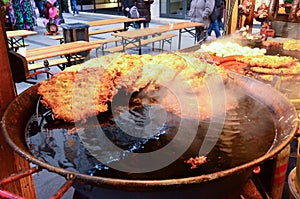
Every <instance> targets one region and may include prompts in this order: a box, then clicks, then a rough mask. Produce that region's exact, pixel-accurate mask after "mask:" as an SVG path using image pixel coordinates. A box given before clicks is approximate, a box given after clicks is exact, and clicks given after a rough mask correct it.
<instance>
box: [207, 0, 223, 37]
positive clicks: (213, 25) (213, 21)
mask: <svg viewBox="0 0 300 199" xmlns="http://www.w3.org/2000/svg"><path fill="white" fill-rule="evenodd" d="M220 8H221V0H215V7H214V10H213V12H212V13H211V15H210V24H209V27H208V31H207V33H208V36H211V32H212V31H213V30H214V31H215V35H216V37H217V38H219V37H220V36H221V33H220V29H219V24H218V16H219V12H220Z"/></svg>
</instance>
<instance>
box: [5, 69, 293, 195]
mask: <svg viewBox="0 0 300 199" xmlns="http://www.w3.org/2000/svg"><path fill="white" fill-rule="evenodd" d="M230 75H231V77H233V78H240V79H243V80H245V82H243V83H244V84H248V83H254V84H255V85H256V86H257V85H260V86H261V85H264V84H263V83H262V82H258V81H257V80H254V79H251V78H248V77H245V76H242V75H239V74H236V73H231V72H230ZM37 86H38V85H35V86H33V87H31V88H29V89H28V90H30V89H32V90H33V92H35V93H36V88H37ZM258 87H259V86H258ZM262 87H263V89H266V87H264V86H261V87H259V89H262ZM34 89H35V91H34ZM259 89H258V91H257V92H260V90H259ZM268 89H269V90H268V92H271V93H273V92H277V93H276V97H277V98H278V97H279V98H284V99H282V100H287V99H286V98H285V96H284V95H282V94H281V93H280V92H278V91H276V90H275V89H273V88H271V87H270V88H268ZM27 94H28V93H26V91H25V92H23V93H22V94H21V95H20V96H19V97H22V96H23V95H27ZM268 97H270V96H268ZM15 101H16V99H14V100H13V101H12V102H11V104H10V105H9V107H8V108H7V110H6V111H5V113H4V116H3V119H2V132H3V135H4V138H5V140H6V142H7V143H8V144H9V146H10V147H11V148H12V149H13V150H14V151H15V152H17V153H18V154H19V155H20V156H21V157H23V158H25V159H26V160H28V161H30V162H31V163H34V164H36V165H38V166H39V167H41V168H43V169H46V170H48V171H51V172H55V173H58V174H60V175H62V176H64V177H66V179H75V180H76V181H78V182H80V183H87V184H91V185H96V186H100V187H112V186H113V187H114V188H117V189H121V190H134V189H136V188H138V189H139V191H146V190H151V188H157V187H161V186H164V187H165V188H172V187H174V188H178V186H185V185H192V184H200V183H203V182H207V181H212V180H215V179H219V178H222V177H226V176H229V175H232V174H239V173H242V172H243V171H245V170H249V169H251V170H252V168H254V167H255V166H257V165H259V164H261V163H263V162H264V161H266V160H269V159H271V158H272V157H274V156H275V155H276V154H278V153H279V152H280V151H281V150H282V149H284V147H286V146H287V145H288V144H289V143H290V141H291V139H292V138H293V136H294V133H295V132H296V129H297V126H298V124H297V121H296V118H297V112H296V110H295V108H294V106H293V105H292V104H291V103H290V102H288V100H287V103H288V107H289V110H290V111H292V116H294V119H293V120H292V121H291V125H290V126H289V131H288V132H290V133H289V134H288V136H287V137H285V139H284V140H283V141H282V142H281V143H280V144H279V145H278V146H277V147H276V148H275V149H273V150H271V151H270V152H268V153H266V154H264V155H263V156H261V157H259V158H257V159H255V160H253V161H250V162H248V163H245V164H242V165H240V166H236V167H233V168H230V169H227V170H222V171H219V172H215V173H211V174H203V175H200V176H194V177H186V178H176V179H165V180H128V179H116V178H108V177H100V176H89V175H86V174H81V173H77V172H73V171H69V170H66V169H62V168H59V167H55V166H53V165H50V164H48V163H46V162H44V161H41V160H39V159H38V158H36V157H34V156H33V155H32V154H31V153H30V152H29V149H28V151H24V150H22V149H21V148H20V147H19V146H18V145H17V144H16V143H15V142H14V141H13V140H12V138H11V136H10V134H9V133H8V132H7V129H6V119H5V118H6V117H7V115H8V114H9V112H8V110H9V109H10V107H11V106H12V104H13V103H14V102H15Z"/></svg>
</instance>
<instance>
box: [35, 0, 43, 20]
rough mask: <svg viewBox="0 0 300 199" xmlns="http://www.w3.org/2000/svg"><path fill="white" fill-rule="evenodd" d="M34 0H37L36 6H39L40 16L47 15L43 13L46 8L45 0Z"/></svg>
mask: <svg viewBox="0 0 300 199" xmlns="http://www.w3.org/2000/svg"><path fill="white" fill-rule="evenodd" d="M34 2H35V5H36V7H37V8H38V11H39V14H40V17H45V15H44V13H43V10H44V8H45V5H44V1H43V0H34Z"/></svg>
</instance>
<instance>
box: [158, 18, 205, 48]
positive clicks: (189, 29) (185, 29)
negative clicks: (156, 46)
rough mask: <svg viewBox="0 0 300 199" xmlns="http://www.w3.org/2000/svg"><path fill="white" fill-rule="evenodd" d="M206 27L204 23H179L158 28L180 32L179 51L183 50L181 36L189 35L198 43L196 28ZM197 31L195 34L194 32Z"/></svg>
mask: <svg viewBox="0 0 300 199" xmlns="http://www.w3.org/2000/svg"><path fill="white" fill-rule="evenodd" d="M199 26H204V24H203V23H197V22H189V21H186V22H178V23H174V24H167V25H163V26H157V28H160V29H164V30H166V31H172V30H179V35H178V50H179V49H180V48H181V36H182V34H183V33H189V34H190V35H192V36H193V37H194V41H195V43H196V41H197V40H196V39H197V38H196V30H195V29H196V27H199ZM194 31H195V32H194Z"/></svg>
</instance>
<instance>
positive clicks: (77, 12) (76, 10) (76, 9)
mask: <svg viewBox="0 0 300 199" xmlns="http://www.w3.org/2000/svg"><path fill="white" fill-rule="evenodd" d="M75 12H76V14H79V11H78V8H77V2H76V0H75Z"/></svg>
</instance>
